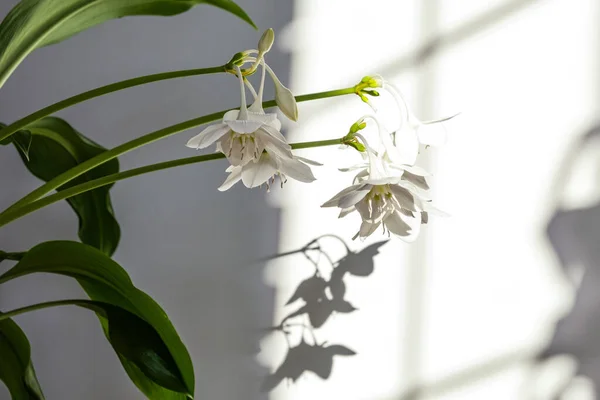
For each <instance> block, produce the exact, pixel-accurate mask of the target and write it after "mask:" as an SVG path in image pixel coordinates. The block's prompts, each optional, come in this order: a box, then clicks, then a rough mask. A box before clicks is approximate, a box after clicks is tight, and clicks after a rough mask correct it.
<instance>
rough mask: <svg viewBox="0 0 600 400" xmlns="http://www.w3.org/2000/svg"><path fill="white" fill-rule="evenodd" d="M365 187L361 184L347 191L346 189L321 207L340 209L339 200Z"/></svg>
mask: <svg viewBox="0 0 600 400" xmlns="http://www.w3.org/2000/svg"><path fill="white" fill-rule="evenodd" d="M364 186H365V185H364V184H362V183H360V184H358V185H352V186H349V187H347V188H346V189H344V190H342V191H340V192H339V193H337V194H336V195H335V196H333V197H332V198H331V199H329V200H327V201H326V202H325V203H323V205H322V206H321V207H338V202H339V199H340V198H341V197H343V196H344V195H346V194H348V193H350V192H352V191H355V190H357V189H359V188H360V189H362V188H363V187H364Z"/></svg>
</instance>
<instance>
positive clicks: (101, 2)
mask: <svg viewBox="0 0 600 400" xmlns="http://www.w3.org/2000/svg"><path fill="white" fill-rule="evenodd" d="M198 4H210V5H213V6H215V7H218V8H221V9H223V10H225V11H228V12H230V13H232V14H234V15H236V16H238V17H240V18H241V19H243V20H244V21H246V22H248V23H249V24H250V25H252V26H253V27H255V28H256V26H255V25H254V23H253V22H252V20H251V19H250V17H248V15H247V14H246V13H245V12H244V10H243V9H242V8H240V7H239V6H238V5H237V4H236V3H234V2H233V1H231V0H21V2H20V3H19V4H17V5H16V6H15V7H14V8H13V9H12V10H11V11H10V12H9V13H8V15H7V16H6V17H5V18H4V20H3V21H2V24H0V87H1V86H2V85H4V82H6V80H7V79H8V77H9V76H10V75H11V74H12V72H13V71H14V70H15V69H16V68H17V66H18V65H19V64H20V63H21V61H23V59H24V58H25V57H26V56H27V55H28V54H29V53H31V52H32V51H34V50H35V49H37V48H40V47H43V46H46V45H49V44H53V43H57V42H60V41H62V40H64V39H66V38H68V37H70V36H72V35H74V34H76V33H78V32H81V31H83V30H85V29H88V28H91V27H92V26H94V25H98V24H101V23H103V22H105V21H108V20H111V19H115V18H121V17H126V16H131V15H158V16H171V15H176V14H180V13H183V12H185V11H187V10H189V9H190V8H192V7H194V6H196V5H198Z"/></svg>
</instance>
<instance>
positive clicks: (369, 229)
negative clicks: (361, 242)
mask: <svg viewBox="0 0 600 400" xmlns="http://www.w3.org/2000/svg"><path fill="white" fill-rule="evenodd" d="M380 224H381V222H378V223H376V224H372V223H370V222H367V221H363V222H362V224H361V225H360V230H359V231H358V235H359V236H360V237H361V238H366V237H368V236H370V235H371V234H372V233H373V232H375V231H376V230H377V228H379V225H380Z"/></svg>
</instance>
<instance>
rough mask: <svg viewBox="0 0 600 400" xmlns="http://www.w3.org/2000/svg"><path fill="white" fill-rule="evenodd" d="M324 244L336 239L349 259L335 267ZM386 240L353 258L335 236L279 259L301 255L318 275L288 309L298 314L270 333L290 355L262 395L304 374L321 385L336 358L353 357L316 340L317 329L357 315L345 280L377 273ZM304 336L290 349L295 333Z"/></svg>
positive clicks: (347, 351) (342, 348)
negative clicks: (326, 270) (325, 267)
mask: <svg viewBox="0 0 600 400" xmlns="http://www.w3.org/2000/svg"><path fill="white" fill-rule="evenodd" d="M324 238H335V239H337V240H339V241H340V242H341V243H343V245H344V246H345V248H346V255H345V256H344V257H343V258H341V259H340V260H338V261H333V259H332V258H331V257H330V256H329V254H328V253H327V252H326V251H325V250H324V249H323V247H322V245H321V241H322V239H324ZM387 242H388V240H384V241H380V242H376V243H374V244H371V245H369V246H367V247H365V248H364V249H362V250H361V251H358V252H352V251H351V250H350V248H349V247H348V245H347V244H346V243H345V242H344V240H343V239H341V238H339V237H337V236H334V235H324V236H321V237H318V238H316V239H314V240H312V241H311V242H309V243H308V244H307V245H306V246H304V247H302V248H301V249H298V250H294V251H290V252H286V253H282V254H278V255H276V256H274V257H271V259H273V258H278V257H284V256H291V255H300V254H302V255H303V256H304V257H305V259H306V260H307V262H308V263H309V264H311V265H312V266H313V267H314V270H315V272H314V274H313V275H312V276H311V277H310V278H308V279H305V280H304V281H302V282H300V283H299V284H298V287H297V288H296V290H295V291H294V294H293V295H292V296H291V297H290V299H289V300H288V301H287V303H286V306H292V305H295V304H297V303H300V302H301V303H303V304H301V305H299V306H296V309H295V311H292V312H290V313H289V314H287V315H286V316H285V317H284V318H283V320H282V321H281V323H280V324H279V325H277V326H274V327H271V328H269V329H267V331H268V332H269V334H273V333H281V334H283V335H284V336H285V339H286V342H287V345H288V352H287V355H286V357H285V360H284V361H283V363H282V364H281V365H280V366H279V367H278V368H277V369H276V370H275V371H274V372H273V373H272V374H270V375H269V376H267V377H266V378H265V379H264V380H263V382H262V385H261V390H262V391H263V392H267V391H271V390H273V389H275V388H276V387H277V386H278V385H279V384H280V383H281V382H282V381H284V380H286V379H288V380H291V381H292V382H295V381H296V380H297V379H298V378H299V377H300V376H301V375H302V374H304V373H305V372H308V371H310V372H312V373H314V374H315V375H317V376H319V377H320V378H322V379H327V378H329V377H330V376H331V371H332V369H333V360H334V358H335V356H353V355H355V354H356V352H354V351H353V350H352V349H350V348H348V347H346V346H343V345H340V344H329V345H328V344H327V342H326V341H323V342H320V341H319V340H317V337H316V334H315V329H318V328H321V327H322V326H323V325H324V324H325V323H326V322H328V321H329V319H330V317H331V316H332V315H334V314H336V313H339V314H348V313H352V312H354V311H357V310H358V308H356V307H355V306H354V305H353V304H352V303H351V302H350V301H349V300H348V299H347V297H346V295H347V292H346V284H345V282H344V278H345V277H346V276H348V275H352V276H356V277H367V276H369V275H371V274H372V273H373V271H374V270H375V263H374V257H375V256H376V255H377V254H379V248H380V247H381V246H383V245H384V244H386V243H387ZM323 260H325V261H326V264H329V268H330V270H331V272H330V273H329V274H327V275H326V274H325V273H324V270H323V268H322V264H323ZM298 330H299V331H300V332H299V333H300V335H299V336H300V340H299V343H297V344H295V345H292V343H291V339H290V337H291V335H292V333H294V332H296V333H298Z"/></svg>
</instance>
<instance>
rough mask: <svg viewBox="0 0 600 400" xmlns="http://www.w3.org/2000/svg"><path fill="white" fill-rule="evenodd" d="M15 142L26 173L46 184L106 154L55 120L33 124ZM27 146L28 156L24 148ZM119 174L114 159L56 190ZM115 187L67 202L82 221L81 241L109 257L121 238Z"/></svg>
mask: <svg viewBox="0 0 600 400" xmlns="http://www.w3.org/2000/svg"><path fill="white" fill-rule="evenodd" d="M24 132H27V134H25V133H24ZM12 142H13V144H14V145H15V148H16V149H17V151H18V152H19V155H20V156H21V159H22V160H23V163H24V164H25V166H26V167H27V169H28V170H29V171H30V172H31V173H32V174H33V175H34V176H35V177H37V178H39V179H41V180H42V181H44V182H48V181H49V180H51V179H53V178H55V177H56V176H58V175H60V174H62V173H63V172H66V171H68V170H69V169H71V168H73V167H75V166H76V165H78V164H80V163H82V162H84V161H86V160H88V159H90V158H92V157H94V156H96V155H98V154H100V153H102V152H104V151H106V149H105V148H103V147H102V146H100V145H98V144H96V143H94V142H93V141H91V140H90V139H88V138H86V137H85V136H83V135H82V134H81V133H80V132H78V131H77V130H75V129H74V128H73V127H72V126H71V125H69V124H68V123H67V122H66V121H64V120H62V119H60V118H56V117H45V118H42V119H41V120H39V121H36V122H34V123H33V124H31V125H29V126H28V127H27V131H19V132H17V133H16V134H15V135H13V137H12ZM26 143H28V146H27V152H25V151H24V147H23V146H24V145H25V144H26ZM117 172H119V161H118V160H117V159H113V160H111V161H109V162H107V163H105V164H102V165H100V166H98V167H97V168H94V169H93V170H91V171H88V172H87V173H86V174H84V175H83V176H81V177H79V178H77V179H74V180H73V181H72V182H69V183H68V184H66V185H64V186H62V187H61V188H58V189H57V190H58V191H60V190H64V189H67V188H69V187H72V186H73V185H77V184H80V183H84V182H86V181H90V180H93V179H97V178H101V177H103V176H106V175H111V174H115V173H117ZM112 186H113V185H106V186H104V187H101V188H97V189H94V190H91V191H89V192H86V193H82V194H80V195H77V196H74V197H72V198H69V199H67V202H68V203H69V205H70V206H71V208H72V209H73V211H75V214H76V215H77V218H78V220H79V229H78V235H79V238H80V240H81V241H82V242H83V243H85V244H89V245H91V246H94V247H96V248H98V249H99V250H101V251H103V252H105V253H106V254H108V255H112V254H113V253H114V252H115V250H116V248H117V245H118V243H119V240H120V237H121V229H120V227H119V223H118V222H117V219H116V217H115V213H114V210H113V207H112V202H111V199H110V188H111V187H112Z"/></svg>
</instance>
